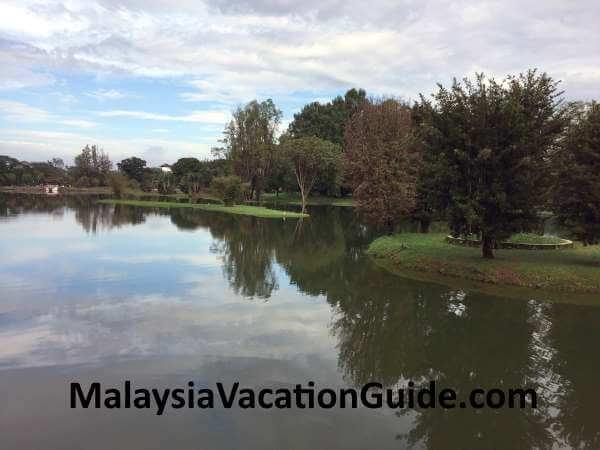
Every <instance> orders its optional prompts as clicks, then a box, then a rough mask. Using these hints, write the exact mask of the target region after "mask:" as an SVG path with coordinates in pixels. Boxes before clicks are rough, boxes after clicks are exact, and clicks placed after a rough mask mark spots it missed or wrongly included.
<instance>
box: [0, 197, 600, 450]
mask: <svg viewBox="0 0 600 450" xmlns="http://www.w3.org/2000/svg"><path fill="white" fill-rule="evenodd" d="M310 213H311V218H310V220H305V221H304V222H298V221H294V220H287V221H281V220H265V219H256V218H250V217H241V216H229V215H222V214H211V213H206V212H201V211H192V210H186V209H179V210H173V211H171V212H169V211H166V210H162V211H153V210H148V209H140V208H132V207H118V206H117V207H113V206H107V205H102V206H100V205H95V204H94V201H93V198H91V197H69V198H67V199H63V198H47V197H40V196H19V195H3V196H0V255H1V257H0V449H2V450H4V449H7V450H10V449H61V450H65V449H84V448H85V449H121V448H123V449H128V450H130V449H137V448H140V449H145V450H147V449H159V448H165V449H167V448H168V449H175V450H176V449H183V448H203V449H237V448H245V449H334V448H352V449H371V448H373V449H375V448H377V449H387V448H396V449H397V448H410V447H413V448H431V449H453V448H465V449H492V448H494V449H500V448H543V449H545V448H569V447H572V448H600V413H599V412H598V404H599V403H600V383H599V382H600V357H599V356H598V355H599V353H598V352H599V349H600V306H599V307H594V306H578V305H573V304H567V303H556V302H553V303H549V302H546V301H545V299H544V296H543V294H540V295H539V296H537V297H536V298H530V299H524V300H515V299H509V298H503V297H501V296H488V295H483V294H478V293H474V292H470V291H469V290H467V289H464V290H463V289H458V288H448V287H444V286H443V285H441V284H433V283H425V282H419V281H412V280H408V279H404V278H401V277H398V276H395V275H392V274H389V273H387V272H385V271H384V270H382V269H380V268H378V267H376V266H374V265H373V264H372V263H371V262H370V261H369V260H368V259H367V258H366V257H365V256H363V251H364V250H365V247H366V245H367V244H368V242H370V240H371V239H372V238H373V235H372V233H371V232H370V231H369V229H368V228H367V227H365V226H363V225H361V223H360V222H359V221H358V220H357V218H356V217H355V216H354V214H353V211H352V210H351V209H349V208H336V207H319V208H312V209H311V210H310ZM599 276H600V275H599ZM565 300H567V299H565ZM599 305H600V301H599ZM125 379H131V380H134V382H135V383H136V384H138V385H141V386H144V385H145V386H147V387H160V386H166V387H167V386H168V387H171V386H175V387H176V386H181V385H185V383H187V381H188V380H193V381H194V382H195V383H196V386H198V387H200V386H203V385H206V386H214V383H215V382H216V381H222V382H224V383H229V382H232V381H234V380H239V381H241V382H242V383H243V384H244V385H247V386H258V387H260V386H264V387H278V386H293V385H295V384H296V383H307V382H308V381H309V380H314V381H315V382H316V383H317V384H318V385H320V386H329V387H338V386H360V385H361V384H364V383H366V382H369V381H380V382H382V383H384V384H385V385H388V386H392V385H403V384H405V383H406V381H407V380H415V381H419V380H428V379H436V380H437V381H438V385H441V386H444V387H452V388H455V389H456V390H457V391H458V392H459V395H460V394H461V393H465V392H468V391H470V390H471V389H474V388H477V387H484V388H487V389H490V388H494V387H519V386H531V387H534V388H535V389H536V390H537V392H538V393H539V395H540V396H541V398H540V399H539V406H540V407H539V409H537V410H531V409H525V410H519V409H500V410H491V409H485V410H473V409H464V410H452V411H448V410H446V411H445V410H443V409H439V408H438V409H426V410H421V411H417V412H414V411H412V412H408V413H405V414H397V413H395V412H394V411H391V410H367V409H364V408H359V409H356V410H352V409H347V410H341V409H334V410H320V409H313V410H299V409H291V410H260V409H256V410H246V411H244V410H241V409H236V408H234V409H230V410H224V409H213V410H199V409H194V410H167V411H166V413H165V414H164V415H163V416H160V417H159V416H156V415H154V410H148V411H140V410H135V409H132V410H112V411H110V410H105V409H103V410H94V409H90V410H81V409H77V410H71V409H69V408H68V404H67V399H68V392H67V386H68V383H69V382H70V381H80V382H82V383H87V382H91V381H100V382H102V383H103V385H105V386H106V385H110V384H111V383H112V384H115V385H119V384H121V383H122V382H123V380H125Z"/></svg>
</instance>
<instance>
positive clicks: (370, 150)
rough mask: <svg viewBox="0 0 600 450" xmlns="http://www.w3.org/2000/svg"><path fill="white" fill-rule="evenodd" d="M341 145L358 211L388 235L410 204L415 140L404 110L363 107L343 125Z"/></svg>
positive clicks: (388, 103) (390, 103)
mask: <svg viewBox="0 0 600 450" xmlns="http://www.w3.org/2000/svg"><path fill="white" fill-rule="evenodd" d="M345 146H346V167H347V170H348V173H349V174H350V176H351V180H352V185H353V187H354V198H355V200H356V203H357V207H358V210H359V212H360V213H361V214H362V215H363V216H364V217H365V218H366V219H367V220H368V221H370V222H372V223H375V224H378V225H385V226H386V227H387V228H388V231H389V232H391V231H393V229H394V225H395V223H396V222H397V221H398V220H399V219H402V218H404V217H408V216H409V215H410V214H411V212H412V210H413V209H414V206H415V202H416V185H417V174H418V170H419V167H420V142H419V140H418V139H417V136H416V132H415V127H414V125H413V119H412V114H411V110H410V108H409V107H408V106H407V105H406V104H404V103H402V102H399V101H396V100H393V99H388V100H382V101H379V102H377V103H367V104H365V105H363V107H362V108H361V109H360V110H359V111H358V112H357V113H356V114H355V115H354V116H353V117H352V119H351V120H350V122H349V123H348V126H347V127H346V133H345Z"/></svg>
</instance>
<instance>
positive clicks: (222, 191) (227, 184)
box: [212, 175, 242, 206]
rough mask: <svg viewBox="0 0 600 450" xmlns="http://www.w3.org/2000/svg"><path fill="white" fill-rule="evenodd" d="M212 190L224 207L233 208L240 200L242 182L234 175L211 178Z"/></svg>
mask: <svg viewBox="0 0 600 450" xmlns="http://www.w3.org/2000/svg"><path fill="white" fill-rule="evenodd" d="M212 188H213V190H214V191H215V193H216V194H217V196H219V197H220V198H221V199H222V200H223V203H225V206H233V205H235V203H236V202H239V201H240V200H241V199H242V180H241V179H240V177H237V176H235V175H229V176H225V177H215V178H213V180H212Z"/></svg>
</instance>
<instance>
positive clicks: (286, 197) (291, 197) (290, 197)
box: [261, 192, 355, 207]
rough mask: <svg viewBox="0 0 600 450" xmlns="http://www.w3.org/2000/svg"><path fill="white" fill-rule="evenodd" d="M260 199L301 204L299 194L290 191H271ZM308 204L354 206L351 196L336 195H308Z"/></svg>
mask: <svg viewBox="0 0 600 450" xmlns="http://www.w3.org/2000/svg"><path fill="white" fill-rule="evenodd" d="M261 200H262V201H265V202H269V203H283V204H287V205H302V199H301V198H300V195H299V194H296V193H290V192H282V193H281V194H279V195H277V194H272V193H270V192H269V193H264V194H263V195H262V199H261ZM306 204H307V205H309V206H318V205H331V206H346V207H353V206H355V203H354V200H353V199H352V198H338V197H321V196H315V197H309V198H308V201H307V202H306Z"/></svg>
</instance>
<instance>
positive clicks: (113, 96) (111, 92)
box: [86, 89, 126, 101]
mask: <svg viewBox="0 0 600 450" xmlns="http://www.w3.org/2000/svg"><path fill="white" fill-rule="evenodd" d="M86 95H87V96H89V97H93V98H95V99H96V100H99V101H102V100H119V99H121V98H123V97H126V95H125V94H124V93H123V92H120V91H118V90H116V89H97V90H95V91H92V92H88V93H87V94H86Z"/></svg>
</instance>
